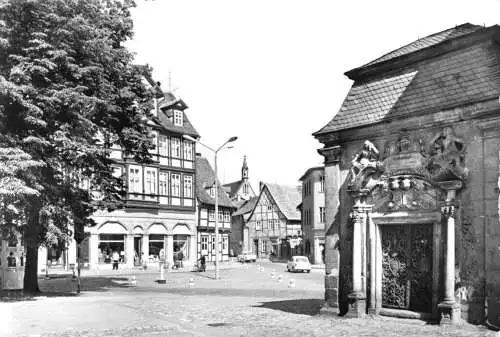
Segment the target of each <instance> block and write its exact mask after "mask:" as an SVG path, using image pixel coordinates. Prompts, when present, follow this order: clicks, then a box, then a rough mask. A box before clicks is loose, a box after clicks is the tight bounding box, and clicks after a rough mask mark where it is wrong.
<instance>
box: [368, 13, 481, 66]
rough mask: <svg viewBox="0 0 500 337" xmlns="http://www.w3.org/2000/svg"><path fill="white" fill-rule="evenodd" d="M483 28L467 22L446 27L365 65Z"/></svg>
mask: <svg viewBox="0 0 500 337" xmlns="http://www.w3.org/2000/svg"><path fill="white" fill-rule="evenodd" d="M482 28H483V27H482V26H477V25H473V24H470V23H465V24H462V25H459V26H456V27H453V28H450V29H446V30H443V31H442V32H439V33H435V34H432V35H429V36H426V37H424V38H422V39H418V40H416V41H413V42H412V43H410V44H407V45H406V46H403V47H401V48H398V49H396V50H393V51H391V52H390V53H387V54H385V55H384V56H382V57H379V58H378V59H376V60H373V61H371V62H370V63H368V64H365V65H364V66H363V67H366V66H370V65H373V64H376V63H381V62H384V61H387V60H390V59H393V58H396V57H399V56H403V55H407V54H410V53H413V52H416V51H418V50H422V49H424V48H428V47H432V46H435V45H437V44H438V43H441V42H444V41H447V40H451V39H454V38H456V37H459V36H462V35H466V34H470V33H473V32H475V31H477V30H479V29H482Z"/></svg>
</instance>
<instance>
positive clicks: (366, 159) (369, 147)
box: [351, 140, 379, 187]
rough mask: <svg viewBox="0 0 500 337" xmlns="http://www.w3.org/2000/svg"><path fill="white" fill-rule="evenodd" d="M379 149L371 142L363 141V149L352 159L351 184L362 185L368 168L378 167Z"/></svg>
mask: <svg viewBox="0 0 500 337" xmlns="http://www.w3.org/2000/svg"><path fill="white" fill-rule="evenodd" d="M378 157H379V151H378V150H377V148H376V147H375V145H373V143H371V142H370V141H368V140H366V141H365V142H364V143H363V148H362V149H361V151H360V152H359V153H358V154H357V155H356V156H355V157H354V158H353V160H352V161H351V185H352V186H358V187H360V186H361V185H362V184H363V180H364V178H366V177H365V175H366V174H365V172H364V171H366V169H367V168H371V169H377V168H378V166H379V162H378Z"/></svg>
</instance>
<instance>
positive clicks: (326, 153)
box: [318, 145, 342, 166]
mask: <svg viewBox="0 0 500 337" xmlns="http://www.w3.org/2000/svg"><path fill="white" fill-rule="evenodd" d="M318 153H319V154H320V155H322V156H323V157H325V166H326V165H336V164H339V163H340V158H341V155H342V148H341V147H340V146H339V145H337V146H330V147H324V148H322V149H318Z"/></svg>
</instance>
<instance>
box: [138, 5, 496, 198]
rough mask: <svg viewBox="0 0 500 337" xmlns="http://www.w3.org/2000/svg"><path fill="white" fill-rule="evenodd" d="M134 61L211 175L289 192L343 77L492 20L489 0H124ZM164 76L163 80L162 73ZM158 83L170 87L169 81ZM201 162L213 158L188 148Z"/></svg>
mask: <svg viewBox="0 0 500 337" xmlns="http://www.w3.org/2000/svg"><path fill="white" fill-rule="evenodd" d="M136 4H137V7H136V8H134V9H133V10H132V17H133V20H134V31H135V35H134V38H133V40H132V41H130V42H129V43H128V47H129V48H130V49H131V50H132V51H134V52H135V53H136V62H137V63H141V64H144V63H147V64H149V65H150V66H152V67H153V76H154V78H155V80H157V81H160V82H161V83H162V88H163V89H164V90H168V89H169V83H170V84H171V89H172V90H174V92H175V93H176V94H177V95H178V96H179V97H180V98H182V99H183V100H184V101H185V102H186V104H187V105H188V106H189V109H187V110H186V113H187V116H188V118H189V119H190V121H191V122H192V123H193V125H194V127H195V128H196V130H197V131H198V133H199V134H200V135H201V142H202V143H205V144H207V145H208V146H210V147H212V148H217V147H219V146H220V145H222V144H223V143H224V142H225V141H226V140H227V139H228V138H230V137H232V136H237V137H238V140H237V141H236V142H234V145H233V148H232V149H227V150H222V151H220V152H219V155H218V168H219V179H220V180H221V181H222V182H223V183H229V182H232V181H236V180H239V179H241V165H242V161H243V156H244V155H246V156H247V161H248V166H249V177H250V182H251V184H252V186H253V188H254V190H255V191H256V192H258V186H259V182H260V181H263V182H268V183H278V184H282V185H289V186H296V185H298V184H299V181H298V180H299V178H300V177H301V176H302V174H304V172H305V171H306V170H307V169H308V168H310V167H313V166H321V165H322V164H323V158H322V157H321V156H320V155H319V154H318V152H317V149H319V148H321V147H322V146H323V145H322V144H320V143H319V142H318V141H317V140H316V139H315V138H314V137H313V136H312V133H313V132H315V131H317V130H319V129H320V128H322V127H323V126H324V125H325V124H326V123H328V122H329V121H330V120H331V119H332V118H333V117H334V115H335V114H336V112H337V111H338V109H339V108H340V106H341V105H342V102H343V99H344V97H345V96H346V95H347V93H348V91H349V88H350V87H351V85H352V81H351V80H349V79H348V78H347V77H346V76H345V75H344V73H345V72H346V71H348V70H350V69H352V68H356V67H359V66H361V65H363V64H365V63H368V62H370V61H371V60H374V59H376V58H378V57H380V56H382V55H383V54H386V53H388V52H390V51H392V50H394V49H397V48H399V47H401V46H403V45H405V44H408V43H411V42H413V41H414V40H417V39H418V38H422V37H425V36H427V35H430V34H433V33H436V32H439V31H442V30H445V29H448V28H451V27H454V26H456V25H460V24H463V23H466V22H470V23H472V24H478V25H486V26H491V25H495V24H500V0H476V1H470V0H469V1H463V0H440V1H436V0H433V1H429V0H419V1H401V0H399V1H395V0H377V1H373V0H364V1H361V0H350V1H334V0H308V1H306V0H300V1H299V0H252V1H250V0H199V1H195V0H136ZM169 74H170V77H169ZM169 78H170V79H171V80H169ZM197 152H201V153H202V155H204V156H205V157H207V158H208V159H209V160H211V163H212V165H213V154H212V153H211V152H210V151H208V150H205V149H204V148H202V147H201V146H197Z"/></svg>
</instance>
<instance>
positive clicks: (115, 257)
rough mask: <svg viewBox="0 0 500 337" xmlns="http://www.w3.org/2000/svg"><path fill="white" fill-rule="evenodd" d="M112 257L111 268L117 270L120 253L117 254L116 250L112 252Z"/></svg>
mask: <svg viewBox="0 0 500 337" xmlns="http://www.w3.org/2000/svg"><path fill="white" fill-rule="evenodd" d="M112 259H113V270H118V262H119V261H120V254H118V252H117V251H116V250H115V251H114V252H113V256H112Z"/></svg>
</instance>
